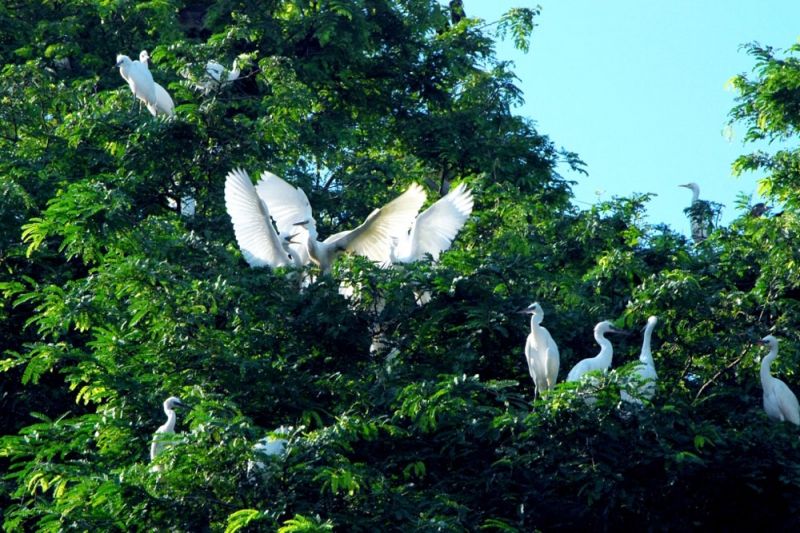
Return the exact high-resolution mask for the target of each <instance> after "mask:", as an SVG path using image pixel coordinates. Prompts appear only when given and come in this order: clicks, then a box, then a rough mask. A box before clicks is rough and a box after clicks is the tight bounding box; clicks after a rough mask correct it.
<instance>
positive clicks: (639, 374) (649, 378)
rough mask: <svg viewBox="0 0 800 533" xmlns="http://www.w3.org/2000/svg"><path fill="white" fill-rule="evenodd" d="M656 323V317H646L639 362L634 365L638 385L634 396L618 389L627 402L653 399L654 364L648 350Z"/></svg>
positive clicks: (655, 377) (654, 383)
mask: <svg viewBox="0 0 800 533" xmlns="http://www.w3.org/2000/svg"><path fill="white" fill-rule="evenodd" d="M657 323H658V318H656V317H654V316H651V317H650V318H648V319H647V325H646V326H645V327H644V339H643V340H642V352H641V354H639V364H638V365H636V367H635V369H634V371H633V375H634V376H636V381H637V382H639V383H640V384H639V385H638V388H637V391H636V394H635V396H631V395H630V394H628V393H627V392H625V391H624V390H623V391H620V397H621V398H622V400H623V401H626V402H629V403H635V404H638V405H641V404H642V401H641V400H640V398H647V399H648V400H651V399H653V396H654V395H655V393H656V380H657V379H658V375H657V374H656V366H655V364H654V363H653V354H652V352H651V350H650V339H651V337H652V335H653V329H654V328H655V327H656V324H657Z"/></svg>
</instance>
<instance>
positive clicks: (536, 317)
mask: <svg viewBox="0 0 800 533" xmlns="http://www.w3.org/2000/svg"><path fill="white" fill-rule="evenodd" d="M543 318H544V317H543V316H542V315H540V314H537V313H534V314H532V315H531V331H536V326H538V325H539V324H541V323H542V319H543Z"/></svg>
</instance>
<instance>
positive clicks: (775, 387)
mask: <svg viewBox="0 0 800 533" xmlns="http://www.w3.org/2000/svg"><path fill="white" fill-rule="evenodd" d="M759 344H763V345H765V346H769V354H768V355H767V356H766V357H765V358H764V359H763V360H762V361H761V388H762V389H764V411H766V412H767V416H768V417H770V418H771V419H773V420H778V421H780V422H783V421H784V420H788V421H789V422H791V423H792V424H794V425H796V426H798V425H800V407H798V403H797V396H795V395H794V393H793V392H792V390H791V389H790V388H789V387H788V386H787V385H786V383H784V382H783V381H781V380H779V379H778V378H774V377H772V374H771V373H770V368H769V367H770V365H771V364H772V361H774V360H775V358H776V357H778V339H776V338H775V337H774V336H772V335H767V336H766V337H764V338H763V339H761V340H760V341H759Z"/></svg>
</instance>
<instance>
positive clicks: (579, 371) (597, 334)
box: [567, 320, 621, 381]
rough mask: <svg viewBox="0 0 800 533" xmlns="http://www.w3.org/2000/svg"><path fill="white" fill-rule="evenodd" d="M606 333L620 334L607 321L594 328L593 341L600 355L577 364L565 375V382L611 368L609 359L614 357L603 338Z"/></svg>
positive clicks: (608, 343) (609, 346)
mask: <svg viewBox="0 0 800 533" xmlns="http://www.w3.org/2000/svg"><path fill="white" fill-rule="evenodd" d="M606 333H621V331H619V330H617V329H615V328H614V326H613V324H611V322H609V321H608V320H604V321H603V322H600V323H598V324H597V325H596V326H595V327H594V340H595V341H597V344H599V345H600V353H598V354H597V355H596V356H594V357H589V358H587V359H583V360H582V361H580V362H578V364H576V365H575V366H573V367H572V370H570V371H569V374H567V381H578V380H580V379H581V377H582V376H583V375H584V374H586V373H587V372H591V371H593V370H608V367H610V366H611V359H612V358H613V355H614V348H613V347H612V346H611V341H609V340H608V339H606V338H605V335H606Z"/></svg>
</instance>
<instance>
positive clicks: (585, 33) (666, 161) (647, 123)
mask: <svg viewBox="0 0 800 533" xmlns="http://www.w3.org/2000/svg"><path fill="white" fill-rule="evenodd" d="M464 4H465V10H466V13H467V15H468V16H470V17H480V18H483V19H485V20H487V21H494V20H497V19H498V18H499V17H500V15H501V14H502V13H504V12H505V11H507V10H508V9H509V8H511V7H535V6H536V5H537V4H538V5H541V7H542V13H541V15H540V16H539V17H538V20H537V21H536V22H537V24H538V26H537V27H536V28H535V30H534V34H533V39H532V42H531V49H530V51H529V52H528V53H527V54H524V53H522V52H520V51H517V50H515V49H514V47H513V45H512V43H511V42H510V41H509V42H504V43H500V44H499V45H498V49H497V51H498V57H499V58H501V59H507V60H512V61H513V62H514V64H515V68H514V71H515V72H516V74H517V76H519V78H520V81H519V85H520V87H521V88H522V90H523V92H524V95H525V105H524V106H522V107H521V108H520V109H518V110H517V112H518V113H520V114H522V115H524V116H527V117H529V118H532V119H533V120H534V121H535V122H536V124H537V129H538V130H539V132H540V133H543V134H546V135H548V136H550V138H551V139H552V140H553V141H554V142H555V143H556V145H557V146H563V147H564V148H566V149H568V150H571V151H574V152H577V153H578V154H579V155H580V156H581V158H582V159H583V161H584V162H585V163H586V164H587V171H588V173H589V175H588V176H582V175H579V174H572V173H569V172H567V171H566V169H561V172H562V174H563V175H564V176H565V177H567V178H568V179H572V180H575V181H578V184H577V185H575V186H574V189H573V190H574V193H575V201H576V203H577V205H578V206H579V207H582V208H585V207H587V206H588V205H591V204H592V203H595V202H597V201H598V199H600V200H607V199H610V198H611V197H612V196H627V195H630V194H631V193H633V192H651V193H655V194H657V197H656V198H654V199H653V200H651V202H650V203H649V204H648V217H647V220H648V221H649V222H651V223H660V222H665V223H667V224H669V225H670V226H672V227H673V228H674V229H676V230H677V231H680V232H682V233H684V234H688V233H689V223H688V221H687V220H686V218H685V215H684V214H683V209H684V208H685V207H686V206H688V205H689V202H690V199H691V192H690V191H689V190H688V189H683V188H679V187H678V185H679V184H681V183H686V182H689V181H695V182H697V183H698V184H699V185H700V189H701V193H700V195H701V198H704V199H709V200H713V201H716V202H720V203H722V204H725V208H724V209H723V216H722V221H723V223H727V222H729V221H730V220H732V219H733V218H735V217H736V216H738V214H737V212H736V211H735V209H734V200H735V198H736V196H737V193H739V192H740V191H741V192H744V193H747V194H754V195H755V192H756V189H757V178H758V177H759V176H758V175H754V174H747V175H743V176H742V177H738V178H737V177H734V176H733V175H732V173H731V163H733V161H734V159H735V158H736V157H737V156H738V155H741V154H743V153H747V152H749V151H751V149H752V148H751V147H750V146H745V145H743V143H742V137H743V132H744V127H743V126H734V128H733V132H732V136H731V135H727V136H726V135H725V134H724V130H725V127H726V125H727V116H728V112H729V111H730V109H731V107H732V106H733V105H734V97H735V94H734V92H732V91H731V90H730V89H729V88H726V83H727V81H728V80H729V79H730V78H731V77H733V76H734V75H736V74H739V73H745V72H746V73H749V72H750V71H751V69H752V68H753V66H754V64H755V62H754V60H753V58H752V57H750V56H749V55H747V54H746V53H745V52H744V51H743V50H740V49H739V47H740V45H741V44H744V43H749V42H752V41H758V42H760V43H762V44H768V45H771V46H774V47H776V48H781V49H785V48H787V47H789V46H791V45H792V44H794V43H795V42H797V39H798V36H800V25H799V24H798V21H800V1H798V0H770V1H758V0H668V1H658V2H656V1H652V0H650V1H648V0H610V1H600V0H539V1H528V0H494V1H487V0H465V1H464Z"/></svg>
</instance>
